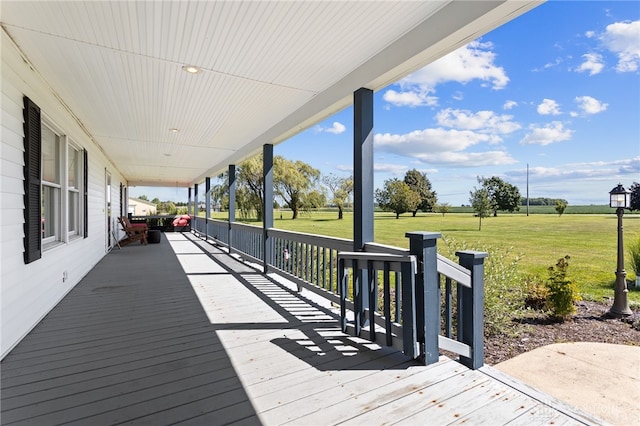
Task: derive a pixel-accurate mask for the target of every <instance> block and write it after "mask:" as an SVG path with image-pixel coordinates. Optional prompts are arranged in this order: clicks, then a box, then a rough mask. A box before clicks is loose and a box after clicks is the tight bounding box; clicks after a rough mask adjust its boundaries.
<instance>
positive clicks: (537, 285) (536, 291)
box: [523, 275, 549, 311]
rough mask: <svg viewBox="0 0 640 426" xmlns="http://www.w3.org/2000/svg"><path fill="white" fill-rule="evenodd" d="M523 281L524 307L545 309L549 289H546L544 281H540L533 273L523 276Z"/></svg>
mask: <svg viewBox="0 0 640 426" xmlns="http://www.w3.org/2000/svg"><path fill="white" fill-rule="evenodd" d="M523 281H524V286H525V288H526V294H525V297H524V305H525V307H526V308H529V309H535V310H536V311H540V310H543V309H545V308H546V307H547V299H548V297H549V289H547V287H546V285H545V284H544V282H542V280H541V279H540V277H538V276H533V275H530V276H527V277H525V278H524V280H523Z"/></svg>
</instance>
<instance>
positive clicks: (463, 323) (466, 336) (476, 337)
mask: <svg viewBox="0 0 640 426" xmlns="http://www.w3.org/2000/svg"><path fill="white" fill-rule="evenodd" d="M456 256H458V258H459V259H460V265H462V266H464V267H465V268H467V269H468V270H469V271H471V288H469V287H465V286H462V285H458V340H459V341H461V342H462V343H465V344H467V345H469V346H470V347H471V357H470V358H467V357H464V356H461V357H460V362H461V363H462V364H463V365H465V366H467V367H469V368H471V369H474V370H475V369H477V368H480V367H482V365H483V364H484V259H485V258H486V257H487V256H489V254H488V253H484V252H477V251H459V252H456Z"/></svg>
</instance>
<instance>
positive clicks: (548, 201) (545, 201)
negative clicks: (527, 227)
mask: <svg viewBox="0 0 640 426" xmlns="http://www.w3.org/2000/svg"><path fill="white" fill-rule="evenodd" d="M556 201H563V202H565V203H566V204H569V203H568V202H567V200H565V199H563V198H546V197H538V198H529V205H530V206H555V205H556ZM520 205H521V206H526V205H527V199H526V198H525V197H522V198H520Z"/></svg>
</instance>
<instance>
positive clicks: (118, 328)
mask: <svg viewBox="0 0 640 426" xmlns="http://www.w3.org/2000/svg"><path fill="white" fill-rule="evenodd" d="M294 288H295V287H294V286H293V285H289V284H288V283H286V282H283V281H282V280H278V279H275V278H273V277H271V276H264V275H263V274H261V273H259V271H257V270H256V269H254V268H252V267H251V266H250V265H246V264H243V263H242V262H239V261H237V260H236V259H234V258H232V257H230V256H228V255H227V254H225V253H223V252H222V250H220V249H218V248H216V247H214V246H211V245H209V244H206V243H203V242H201V241H200V240H198V239H197V238H195V237H194V236H192V235H190V234H181V233H167V234H163V237H162V242H161V243H160V244H150V245H148V246H142V245H137V244H136V245H130V246H127V247H124V248H122V249H121V250H118V249H116V250H114V251H113V252H111V253H110V254H109V255H108V256H106V257H105V258H104V259H103V260H102V261H101V262H100V263H99V264H98V265H97V266H96V267H95V268H94V269H93V270H92V271H91V272H90V273H89V275H87V276H86V277H85V279H84V280H82V282H81V283H80V284H78V286H76V288H75V289H74V290H73V291H72V292H71V293H69V295H68V296H67V297H66V298H65V299H64V300H63V301H62V302H61V303H60V304H59V305H58V306H57V307H56V308H55V309H54V310H53V311H52V312H51V313H50V314H49V315H48V316H47V317H46V318H45V319H44V320H43V321H42V322H41V323H40V324H39V325H38V326H37V327H36V328H35V329H34V330H33V331H32V332H31V333H30V334H29V335H28V336H27V337H26V338H25V339H24V340H23V341H22V342H21V343H20V344H19V345H18V346H17V347H16V348H15V349H14V350H13V351H12V352H11V353H10V354H9V355H8V356H7V357H6V358H5V359H4V360H3V362H2V366H1V367H2V382H1V398H2V401H1V404H2V405H1V410H2V412H1V418H0V422H1V423H2V425H10V424H24V425H47V426H49V425H58V424H71V425H74V424H75V425H92V426H93V425H107V424H108V425H113V424H149V425H168V424H177V423H180V424H193V425H221V424H246V425H252V424H264V425H280V424H295V425H335V424H367V425H378V424H409V425H427V424H428V425H440V424H442V425H444V424H461V423H467V424H480V423H485V424H491V425H499V424H513V425H519V424H520V425H532V424H555V425H558V424H600V423H601V422H599V421H598V420H597V419H595V418H592V417H590V416H588V415H586V414H584V413H581V412H579V411H578V410H574V409H572V408H571V407H567V406H565V405H563V404H562V403H560V402H559V401H556V400H554V399H553V398H550V397H547V396H545V395H542V394H539V393H536V392H535V391H533V390H530V389H527V388H526V386H522V385H521V384H519V383H517V382H516V381H512V380H511V379H509V378H508V377H500V375H499V374H498V373H497V372H496V371H495V370H493V369H491V368H483V369H482V370H481V371H471V370H468V369H466V368H465V367H463V366H462V365H460V364H459V363H457V362H455V361H452V360H450V359H448V358H446V357H441V360H440V362H439V363H437V364H435V365H432V366H429V367H424V366H420V365H418V364H416V363H415V362H413V361H409V360H407V359H406V358H405V357H404V356H403V355H402V354H401V353H398V352H396V351H393V350H390V349H387V348H380V347H378V346H377V345H375V344H372V343H369V342H367V341H364V340H361V339H358V338H354V337H349V336H347V335H344V334H342V333H341V332H340V329H339V325H338V321H337V318H336V316H335V314H334V312H333V311H332V310H331V309H330V307H328V306H326V305H325V304H323V303H321V302H319V301H317V300H315V299H313V298H307V297H306V295H307V294H308V293H305V292H303V293H301V294H299V293H296V292H295V291H294ZM309 297H311V296H309ZM523 389H524V390H525V391H527V392H526V393H523V392H522V390H523Z"/></svg>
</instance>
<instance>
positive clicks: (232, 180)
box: [227, 164, 236, 253]
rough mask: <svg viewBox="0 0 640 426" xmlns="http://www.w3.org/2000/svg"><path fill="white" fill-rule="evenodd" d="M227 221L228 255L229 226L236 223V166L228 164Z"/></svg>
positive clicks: (230, 229)
mask: <svg viewBox="0 0 640 426" xmlns="http://www.w3.org/2000/svg"><path fill="white" fill-rule="evenodd" d="M228 187H229V215H228V218H229V221H228V222H227V227H228V228H227V244H228V245H229V253H231V248H232V247H233V240H232V238H233V229H232V228H231V224H232V223H233V222H235V221H236V166H235V164H229V182H228Z"/></svg>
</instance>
